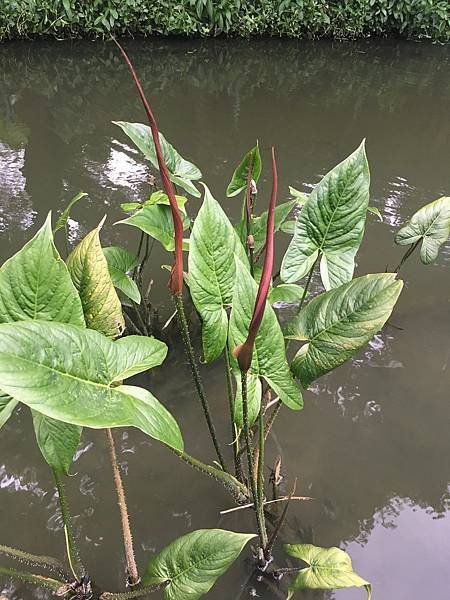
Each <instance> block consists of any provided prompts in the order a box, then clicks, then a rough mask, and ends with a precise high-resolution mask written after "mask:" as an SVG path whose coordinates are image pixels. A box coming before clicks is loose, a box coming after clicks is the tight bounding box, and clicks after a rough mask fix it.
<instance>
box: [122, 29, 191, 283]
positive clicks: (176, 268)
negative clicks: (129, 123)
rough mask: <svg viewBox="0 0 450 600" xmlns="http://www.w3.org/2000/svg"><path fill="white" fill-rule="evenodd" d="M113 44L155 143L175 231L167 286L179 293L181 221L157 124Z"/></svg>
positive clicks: (123, 51) (181, 267) (129, 61)
mask: <svg viewBox="0 0 450 600" xmlns="http://www.w3.org/2000/svg"><path fill="white" fill-rule="evenodd" d="M114 42H115V44H116V45H117V46H118V47H119V50H120V52H121V53H122V56H123V58H124V60H125V62H126V63H127V65H128V68H129V69H130V72H131V75H132V77H133V80H134V83H135V85H136V88H137V90H138V92H139V96H140V97H141V101H142V104H143V105H144V109H145V112H146V114H147V118H148V121H149V125H150V129H151V131H152V136H153V142H154V144H155V151H156V157H157V159H158V165H159V172H160V174H161V181H162V184H163V187H164V190H165V192H166V194H167V196H168V197H169V202H170V208H171V211H172V219H173V226H174V231H175V263H174V265H173V267H172V272H171V275H170V281H169V288H170V291H171V292H172V294H181V292H182V290H183V221H182V219H181V215H180V210H179V208H178V204H177V200H176V198H175V190H174V188H173V184H172V182H171V181H170V176H169V171H168V169H167V165H166V162H165V160H164V156H163V153H162V149H161V142H160V139H159V131H158V125H157V124H156V119H155V116H154V114H153V111H152V109H151V108H150V105H149V103H148V101H147V98H146V96H145V93H144V90H143V89H142V85H141V82H140V81H139V78H138V76H137V73H136V71H135V69H134V67H133V64H132V62H131V60H130V59H129V58H128V55H127V53H126V52H125V50H124V49H123V48H122V46H121V45H120V44H119V42H118V41H117V40H115V39H114Z"/></svg>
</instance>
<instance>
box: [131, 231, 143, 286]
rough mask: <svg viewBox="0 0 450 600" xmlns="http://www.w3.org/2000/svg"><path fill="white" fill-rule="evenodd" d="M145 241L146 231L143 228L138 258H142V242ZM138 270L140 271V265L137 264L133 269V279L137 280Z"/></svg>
mask: <svg viewBox="0 0 450 600" xmlns="http://www.w3.org/2000/svg"><path fill="white" fill-rule="evenodd" d="M143 243H144V232H143V231H142V230H141V236H140V238H139V246H138V251H137V254H136V256H137V257H138V259H139V258H140V256H141V250H142V244H143ZM138 272H139V265H138V266H136V267H134V269H133V275H132V279H133V280H134V281H136V275H137V273H138Z"/></svg>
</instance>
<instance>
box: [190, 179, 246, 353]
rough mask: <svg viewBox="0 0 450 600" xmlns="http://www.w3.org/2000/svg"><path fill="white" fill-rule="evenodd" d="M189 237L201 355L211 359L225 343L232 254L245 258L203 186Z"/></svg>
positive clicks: (235, 236) (224, 219)
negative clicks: (200, 201) (198, 316)
mask: <svg viewBox="0 0 450 600" xmlns="http://www.w3.org/2000/svg"><path fill="white" fill-rule="evenodd" d="M190 240H191V242H190V252H189V289H190V293H191V297H192V301H193V302H194V304H195V307H196V309H197V310H198V312H199V313H200V316H201V318H202V339H203V354H204V358H205V361H206V362H211V361H212V360H214V359H216V358H217V357H218V356H220V354H221V353H222V351H223V349H224V347H225V344H226V339H227V333H228V317H227V313H226V307H228V306H230V305H231V302H232V299H233V290H234V280H235V276H236V267H235V261H234V255H235V253H236V254H237V255H238V256H239V257H240V258H241V260H242V261H244V263H246V262H247V258H246V255H245V250H244V248H243V246H242V244H241V243H240V241H239V239H238V237H237V235H236V233H235V231H234V229H233V226H232V225H231V223H230V221H229V220H228V217H227V216H226V214H225V213H224V211H223V210H222V208H221V206H220V204H219V203H218V202H217V201H216V200H215V199H214V198H213V196H212V195H211V192H210V191H209V189H208V188H207V187H206V186H205V198H204V201H203V204H202V206H201V208H200V210H199V212H198V215H197V218H196V219H195V222H194V226H193V228H192V234H191V238H190Z"/></svg>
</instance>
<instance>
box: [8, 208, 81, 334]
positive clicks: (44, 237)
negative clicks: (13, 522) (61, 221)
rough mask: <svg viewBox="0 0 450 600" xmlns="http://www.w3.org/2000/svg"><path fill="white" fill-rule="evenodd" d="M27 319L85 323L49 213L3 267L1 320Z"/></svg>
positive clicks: (75, 323) (76, 323)
mask: <svg viewBox="0 0 450 600" xmlns="http://www.w3.org/2000/svg"><path fill="white" fill-rule="evenodd" d="M28 319H42V320H46V321H60V322H64V323H72V324H74V325H81V326H83V325H84V317H83V310H82V306H81V301H80V298H79V296H78V293H77V290H76V289H75V287H74V285H73V283H72V281H71V279H70V275H69V272H68V270H67V267H66V265H65V264H64V261H63V260H62V259H61V257H60V256H59V254H58V251H57V250H56V247H55V245H54V243H53V234H52V228H51V220H50V214H49V215H48V217H47V220H46V221H45V224H44V225H43V226H42V228H41V229H40V230H39V231H38V232H37V234H36V235H35V236H34V237H33V238H32V239H31V240H30V241H29V242H28V243H27V244H25V246H24V247H23V248H22V249H21V250H19V252H17V254H15V255H14V256H13V257H11V258H10V259H9V260H7V261H6V262H5V263H4V264H3V266H2V267H1V269H0V323H8V322H12V321H24V320H28Z"/></svg>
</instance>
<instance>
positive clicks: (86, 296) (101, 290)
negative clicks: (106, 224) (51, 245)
mask: <svg viewBox="0 0 450 600" xmlns="http://www.w3.org/2000/svg"><path fill="white" fill-rule="evenodd" d="M102 225H103V223H100V225H99V226H98V227H96V228H95V229H94V230H93V231H91V232H90V233H88V234H87V236H86V237H85V238H84V239H83V240H82V241H81V242H80V243H79V244H78V246H77V247H76V248H75V249H74V250H73V251H72V252H71V254H70V255H69V257H68V259H67V268H68V269H69V272H70V275H71V277H72V281H73V282H74V284H75V287H76V288H77V290H78V293H79V295H80V298H81V303H82V305H83V312H84V317H85V320H86V325H87V326H88V327H89V328H90V329H95V330H96V331H100V332H101V333H103V334H104V335H106V336H108V337H110V338H116V337H117V336H119V335H120V334H121V333H122V331H123V329H124V327H125V321H124V318H123V314H122V306H121V304H120V300H119V297H118V296H117V293H116V290H115V289H114V285H113V282H112V281H111V276H110V274H109V270H108V263H107V262H106V258H105V255H104V254H103V250H102V246H101V244H100V229H101V227H102Z"/></svg>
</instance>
